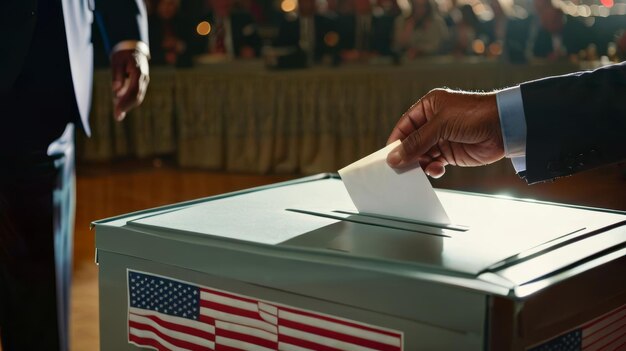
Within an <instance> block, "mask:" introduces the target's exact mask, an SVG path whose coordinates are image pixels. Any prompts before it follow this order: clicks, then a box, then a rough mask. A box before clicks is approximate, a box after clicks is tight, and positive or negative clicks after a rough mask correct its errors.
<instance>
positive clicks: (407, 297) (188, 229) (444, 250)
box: [94, 174, 626, 351]
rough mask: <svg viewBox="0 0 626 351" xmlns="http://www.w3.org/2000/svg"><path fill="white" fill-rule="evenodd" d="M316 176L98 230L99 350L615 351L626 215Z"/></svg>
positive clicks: (620, 329) (620, 330)
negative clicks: (373, 192)
mask: <svg viewBox="0 0 626 351" xmlns="http://www.w3.org/2000/svg"><path fill="white" fill-rule="evenodd" d="M437 195H438V197H439V199H440V200H441V203H442V204H443V206H444V207H445V209H446V211H447V213H448V215H449V216H450V219H451V221H452V224H449V225H438V224H433V223H428V222H420V221H415V220H408V219H399V218H393V217H381V216H377V215H372V214H366V213H361V214H359V213H358V212H356V210H355V208H354V205H353V204H352V202H351V200H350V198H349V196H348V194H347V192H346V190H345V187H344V186H343V183H342V181H341V179H339V178H338V177H337V176H336V175H329V174H323V175H318V176H313V177H308V178H303V179H299V180H295V181H289V182H284V183H279V184H275V185H270V186H263V187H258V188H254V189H249V190H244V191H239V192H234V193H230V194H224V195H219V196H214V197H209V198H205V199H200V200H195V201H190V202H185V203H181V204H176V205H171V206H166V207H161V208H157V209H152V210H146V211H141V212H136V213H132V214H128V215H124V216H119V217H115V218H110V219H106V220H101V221H98V222H95V223H94V225H95V233H96V247H97V257H96V259H97V262H98V264H99V296H100V330H101V334H100V337H101V349H102V350H104V351H108V350H115V351H117V350H137V349H142V348H147V349H159V350H168V349H173V350H174V349H175V350H297V351H302V350H364V351H365V350H368V351H370V350H579V349H585V350H587V349H590V350H592V349H598V350H599V349H602V350H624V349H625V344H624V343H625V342H626V340H625V338H626V336H625V331H626V317H625V316H626V255H625V254H626V213H624V212H618V211H610V210H603V209H594V208H583V207H577V206H569V205H560V204H554V203H545V202H537V201H532V200H523V199H512V198H501V197H494V196H485V195H479V194H471V193H464V192H457V191H446V190H437Z"/></svg>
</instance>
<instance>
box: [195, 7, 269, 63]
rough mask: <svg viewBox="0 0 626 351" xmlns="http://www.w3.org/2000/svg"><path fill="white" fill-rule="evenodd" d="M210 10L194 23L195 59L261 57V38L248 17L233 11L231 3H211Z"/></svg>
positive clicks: (247, 14)
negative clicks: (204, 56)
mask: <svg viewBox="0 0 626 351" xmlns="http://www.w3.org/2000/svg"><path fill="white" fill-rule="evenodd" d="M210 4H211V10H210V11H209V12H208V13H207V14H206V15H204V16H202V17H201V18H200V20H199V21H198V22H199V24H198V26H197V29H198V33H197V35H196V45H195V46H196V49H195V54H197V55H207V54H208V55H213V56H220V57H224V58H254V57H258V56H259V55H260V53H261V38H260V37H259V32H258V27H257V24H256V22H255V21H254V18H253V17H252V15H251V14H250V13H248V12H246V11H243V10H242V9H240V8H235V4H236V3H235V2H234V0H211V1H210Z"/></svg>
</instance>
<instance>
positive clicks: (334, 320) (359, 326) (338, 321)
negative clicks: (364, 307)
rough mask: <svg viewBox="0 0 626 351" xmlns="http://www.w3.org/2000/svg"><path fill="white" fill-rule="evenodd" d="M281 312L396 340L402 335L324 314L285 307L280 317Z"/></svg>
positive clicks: (280, 309) (280, 308) (281, 309)
mask: <svg viewBox="0 0 626 351" xmlns="http://www.w3.org/2000/svg"><path fill="white" fill-rule="evenodd" d="M280 312H290V313H293V314H299V315H301V316H306V317H311V318H315V319H321V320H325V321H328V322H331V323H336V324H342V325H344V326H346V327H351V328H355V329H360V330H365V331H369V332H372V333H376V334H384V335H387V336H390V337H392V338H393V339H394V340H395V339H397V338H398V337H400V336H401V334H399V333H397V332H396V333H394V332H392V331H386V330H384V329H382V328H380V329H379V328H376V327H370V326H368V325H365V324H358V323H354V322H350V321H347V320H343V319H339V318H337V317H330V316H326V315H323V314H317V313H311V312H307V311H303V310H297V309H294V308H289V307H283V306H280V307H279V315H280ZM333 328H335V327H333Z"/></svg>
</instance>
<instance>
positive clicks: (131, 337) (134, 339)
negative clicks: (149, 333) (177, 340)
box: [128, 334, 170, 351]
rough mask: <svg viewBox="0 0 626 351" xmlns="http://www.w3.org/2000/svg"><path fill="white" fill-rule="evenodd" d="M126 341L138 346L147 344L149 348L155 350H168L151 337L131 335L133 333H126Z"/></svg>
mask: <svg viewBox="0 0 626 351" xmlns="http://www.w3.org/2000/svg"><path fill="white" fill-rule="evenodd" d="M128 342H131V343H133V344H135V345H137V346H139V347H145V346H148V347H150V348H153V349H155V350H159V351H169V350H170V349H168V348H166V347H165V346H163V345H161V344H159V342H158V341H156V340H154V339H152V338H142V337H139V336H137V335H133V334H129V335H128Z"/></svg>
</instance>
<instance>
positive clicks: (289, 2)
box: [280, 0, 298, 12]
mask: <svg viewBox="0 0 626 351" xmlns="http://www.w3.org/2000/svg"><path fill="white" fill-rule="evenodd" d="M297 7H298V3H297V2H296V0H283V1H282V2H281V3H280V9H281V10H283V11H284V12H293V11H295V10H296V8H297Z"/></svg>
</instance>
